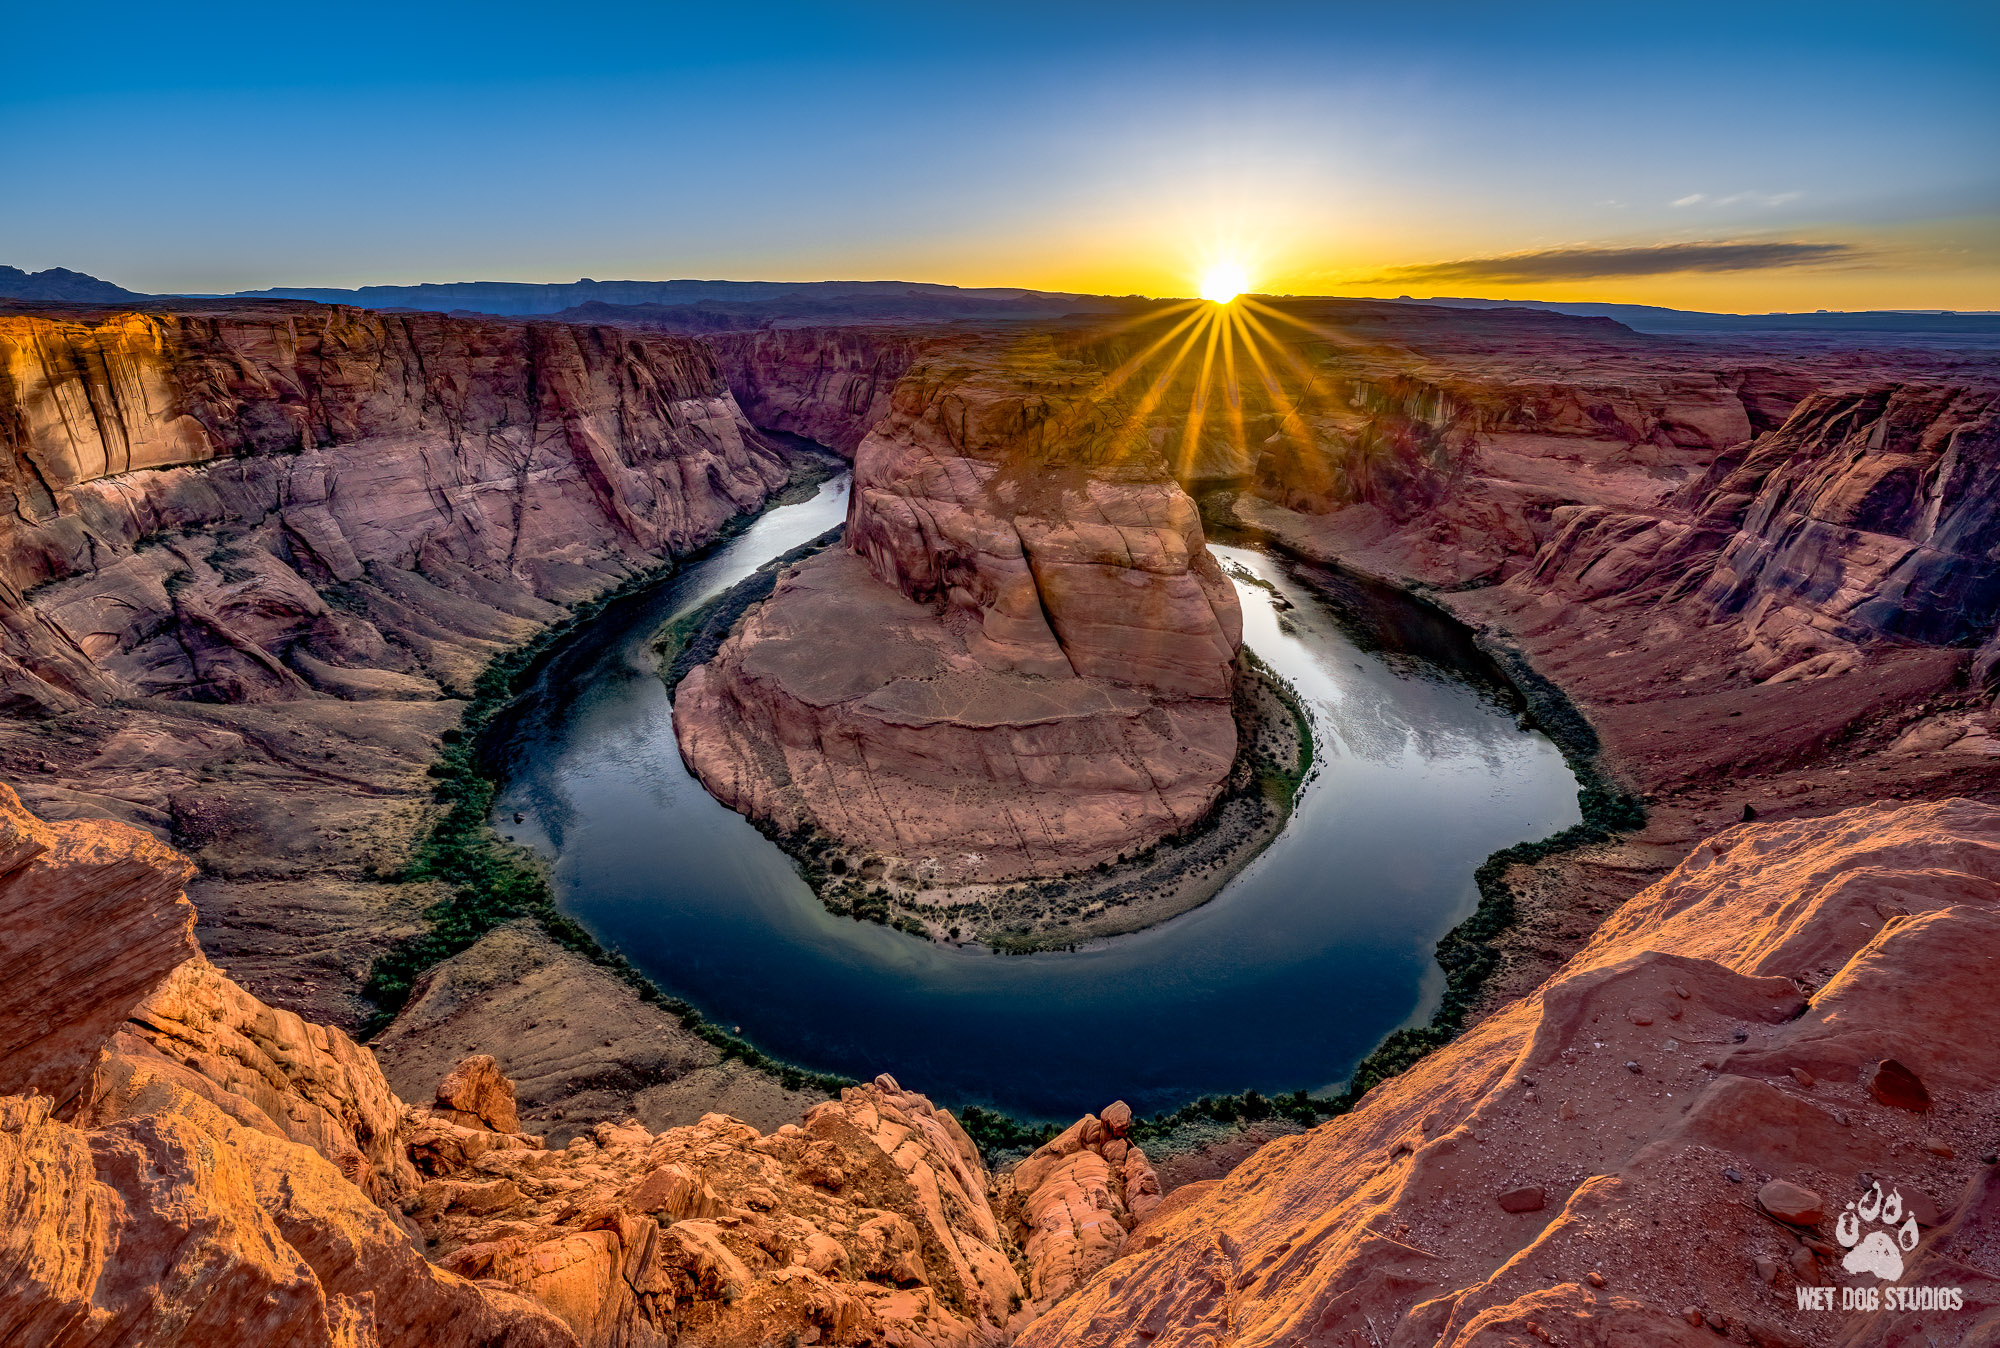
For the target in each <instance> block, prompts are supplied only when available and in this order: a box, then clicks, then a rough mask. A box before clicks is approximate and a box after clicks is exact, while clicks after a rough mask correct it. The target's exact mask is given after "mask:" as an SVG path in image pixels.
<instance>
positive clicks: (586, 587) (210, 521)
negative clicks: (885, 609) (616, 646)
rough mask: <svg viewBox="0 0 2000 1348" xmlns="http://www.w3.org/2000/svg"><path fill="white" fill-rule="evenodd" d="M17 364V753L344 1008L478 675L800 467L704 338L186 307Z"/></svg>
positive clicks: (260, 960)
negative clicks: (767, 435) (181, 858)
mask: <svg viewBox="0 0 2000 1348" xmlns="http://www.w3.org/2000/svg"><path fill="white" fill-rule="evenodd" d="M0 371H4V374H0V705H4V706H5V707H6V708H8V709H9V710H10V711H12V712H16V713H19V712H32V713H36V714H35V715H31V716H23V715H14V716H10V717H8V718H7V719H5V720H4V721H0V768H4V769H5V771H6V773H7V774H8V775H10V776H11V777H12V778H13V779H14V780H15V781H16V782H17V783H18V784H19V786H20V787H21V789H22V790H23V792H24V794H25V795H26V796H27V799H28V803H29V805H30V806H31V807H32V808H34V809H36V810H37V811H39V812H41V813H42V814H43V815H44V816H45V817H50V818H58V819H79V818H81V819H115V820H120V821H124V822H128V823H132V824H135V825H137V826H139V827H142V828H144V829H146V830H148V831H150V832H151V833H153V834H154V836H155V837H157V838H160V839H161V840H163V841H171V842H173V843H174V844H176V845H178V846H180V847H183V848H185V849H186V850H187V851H188V852H190V853H193V854H196V855H197V856H199V858H200V860H201V862H202V865H203V873H202V874H201V875H200V876H199V877H198V878H196V879H195V880H194V881H193V894H194V897H195V901H196V904H197V906H198V908H199V910H200V912H201V916H202V919H203V923H204V941H205V942H206V945H207V948H208V950H209V952H210V954H211V955H212V956H213V957H214V958H215V959H216V961H217V962H218V963H219V964H221V965H222V966H223V967H225V968H227V969H229V970H230V971H231V973H232V975H234V976H235V977H236V978H238V979H239V980H241V981H243V982H244V984H245V985H246V986H248V987H252V988H254V989H255V990H256V991H257V992H258V993H259V994H260V995H261V996H262V997H263V998H264V999H265V1000H266V1001H281V1002H283V1003H284V1004H285V1005H287V1006H290V1007H292V1008H293V1009H295V1010H298V1011H301V1012H302V1013H304V1014H306V1015H307V1017H308V1018H309V1019H312V1020H318V1021H329V1022H332V1023H336V1024H342V1025H345V1026H347V1027H349V1028H358V1026H359V1025H360V1024H361V1023H362V1022H363V1021H364V1020H365V1019H366V1017H367V1016H368V1014H369V1011H370V1008H369V1006H368V1005H367V1003H366V1002H365V1001H364V1000H363V998H362V997H361V995H360V989H361V985H362V984H363V982H364V981H365V980H366V978H367V977H368V970H369V966H370V964H371V962H372V961H373V960H374V959H376V958H377V957H378V956H379V955H380V954H382V953H383V952H384V951H385V949H386V948H387V947H388V946H389V945H390V944H391V943H392V942H393V941H394V940H397V939H400V937H401V936H403V935H406V934H407V926H406V923H407V907H408V905H409V904H411V903H414V905H415V906H416V907H418V908H421V907H423V906H425V905H427V904H428V903H430V902H431V901H432V898H430V897H424V896H421V895H417V896H410V895H407V893H406V891H405V890H404V888H403V887H402V886H397V885H391V884H384V883H381V881H380V879H379V876H380V874H381V873H382V872H383V871H384V870H385V869H393V867H394V865H395V861H394V856H395V854H396V852H397V850H398V849H399V848H400V847H401V846H403V845H404V842H405V840H406V839H407V838H408V837H409V836H410V833H411V830H412V829H413V828H415V827H416V826H417V825H416V815H415V813H414V812H415V811H417V810H420V809H421V808H423V802H425V801H426V800H427V799H428V798H429V796H430V793H431V787H432V785H433V783H432V782H431V781H429V780H427V779H426V778H425V776H424V770H425V768H426V766H427V765H428V764H429V763H431V762H432V761H433V760H434V759H435V757H436V755H437V753H438V751H439V747H440V745H439V739H440V736H441V735H442V734H444V733H445V732H446V731H447V730H448V728H449V727H450V726H451V725H452V723H453V722H454V720H455V719H456V716H457V713H458V710H459V708H458V706H457V705H456V704H455V702H454V701H453V699H454V698H457V697H462V696H464V695H466V694H467V693H468V692H469V691H470V690H471V688H472V685H473V683H474V681H475V680H476V679H477V677H478V675H479V672H480V671H481V669H483V668H484V667H485V666H486V665H487V663H488V662H489V661H490V660H491V659H492V658H493V657H494V656H496V655H498V654H499V653H501V652H503V651H505V650H507V649H509V648H511V647H514V646H516V645H517V644H519V643H520V642H522V641H524V640H526V639H528V638H529V637H531V636H532V635H533V634H535V633H536V632H537V631H538V630H540V629H541V628H542V627H543V626H545V625H546V624H548V623H550V622H554V621H556V620H559V619H561V618H563V617H564V616H566V612H567V609H566V607H565V606H567V605H569V604H572V603H574V602H576V601H581V600H585V599H588V598H590V597H593V596H596V595H599V594H601V593H602V592H604V591H605V590H607V589H609V588H610V587H612V586H614V585H616V584H618V583H620V582H622V581H625V580H628V579H630V578H631V577H632V576H633V575H634V574H635V573H637V572H640V571H643V570H648V569H651V568H653V567H656V566H657V565H659V564H660V563H662V562H664V561H666V560H668V559H670V558H671V557H673V556H675V555H677V554H679V553H681V552H683V551H685V550H687V549H690V548H693V547H696V546H699V545H701V544H704V543H706V542H708V541H710V540H711V539H712V538H713V537H714V536H715V535H716V534H717V533H718V532H719V530H720V529H721V528H722V527H723V525H724V524H725V523H726V522H728V521H729V520H731V519H733V518H735V517H736V516H737V515H739V514H740V513H742V512H743V511H745V510H747V509H750V508H753V507H755V506H756V505H758V504H760V503H761V502H762V501H764V500H765V499H766V497H767V496H768V495H769V493H770V491H771V490H772V489H773V487H774V486H775V485H776V484H778V483H780V482H782V481H784V480H785V479H786V476H787V466H786V462H785V461H784V459H783V458H782V457H781V455H780V454H779V453H778V452H777V451H776V450H774V449H773V448H772V447H771V446H770V445H768V444H767V443H765V442H764V441H762V440H761V439H760V438H759V437H758V436H757V434H756V432H755V431H753V430H752V429H751V428H750V426H749V424H748V423H747V422H746V421H745V420H744V418H743V416H742V414H741V412H740V410H739V409H737V407H736V405H735V402H734V400H733V399H732V398H731V396H730V394H729V390H728V387H727V385H726V384H725V383H724V382H723V379H722V377H721V374H720V372H719V370H718V369H717V367H716V365H715V363H714V359H713V356H712V353H711V352H710V351H709V350H708V348H707V347H705V346H704V345H702V343H701V342H700V341H698V340H695V339H690V338H687V337H675V336H667V335H660V334H651V333H646V334H633V333H626V332H623V331H620V330H617V329H611V328H603V327H592V326H582V325H573V324H564V323H555V322H512V321H489V320H460V319H452V318H446V317H444V316H442V315H430V314H411V315H401V316H388V315H379V314H373V313H369V312H366V311H361V310H355V309H341V308H329V307H324V306H316V305H307V304H295V303H289V302H276V303H264V304H253V305H244V304H233V305H227V304H225V305H214V306H210V305H204V304H201V303H196V302H164V303H160V304H151V305H149V307H148V311H146V312H134V313H123V314H119V313H115V312H107V311H104V310H93V311H79V316H77V317H73V318H68V319H65V318H61V317H54V316H50V315H49V314H48V313H45V312H38V313H36V314H33V315H23V314H0ZM218 707H226V708H228V709H229V710H228V711H227V712H223V713H218V712H217V711H216V710H215V708H218ZM579 1037H581V1033H580V1036H579ZM587 1042H588V1045H589V1046H595V1045H596V1044H597V1042H598V1040H597V1038H596V1037H590V1038H589V1039H588V1041H587ZM472 1047H478V1046H476V1045H469V1046H466V1048H460V1049H458V1050H456V1051H454V1052H453V1053H452V1055H451V1056H452V1059H453V1060H455V1059H456V1058H457V1057H459V1056H462V1054H463V1053H464V1052H465V1051H466V1049H467V1048H472ZM575 1047H577V1048H581V1047H583V1046H582V1045H578V1046H575ZM435 1079H436V1077H435V1073H427V1074H425V1076H424V1078H423V1088H424V1089H425V1090H428V1089H429V1087H430V1085H431V1084H433V1083H434V1082H435Z"/></svg>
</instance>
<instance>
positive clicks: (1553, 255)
mask: <svg viewBox="0 0 2000 1348" xmlns="http://www.w3.org/2000/svg"><path fill="white" fill-rule="evenodd" d="M1862 256H1863V254H1862V251H1861V250H1860V249H1858V248H1856V247H1855V246H1854V245H1852V244H1846V243H1805V242H1786V241H1780V242H1772V243H1661V244H1653V245H1650V246H1647V247H1642V248H1547V249H1542V250H1540V251H1538V252H1531V253H1508V254H1505V255H1503V256H1499V257H1470V258H1458V259H1454V260H1452V261H1448V262H1424V263H1418V264H1417V265H1415V266H1409V267H1395V268H1392V269H1391V270H1389V271H1387V272H1384V273H1383V274H1382V275H1381V276H1380V277H1379V278H1377V279H1379V280H1382V281H1396V282H1403V281H1417V282H1436V281H1511V282H1528V281H1581V280H1593V279H1596V278H1599V277H1606V276H1665V275H1668V274H1671V273H1673V272H1740V271H1767V270H1771V269H1773V268H1779V267H1811V266H1824V265H1827V264H1829V263H1840V262H1853V261H1856V260H1858V259H1860V258H1861V257H1862Z"/></svg>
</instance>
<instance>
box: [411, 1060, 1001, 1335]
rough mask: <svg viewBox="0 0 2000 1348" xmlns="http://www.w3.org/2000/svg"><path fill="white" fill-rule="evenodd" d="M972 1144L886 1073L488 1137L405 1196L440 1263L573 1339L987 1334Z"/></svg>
mask: <svg viewBox="0 0 2000 1348" xmlns="http://www.w3.org/2000/svg"><path fill="white" fill-rule="evenodd" d="M988 1184H989V1181H988V1177H987V1174H986V1169H985V1167H984V1165H983V1164H981V1162H980V1159H979V1153H978V1151H977V1150H976V1149H975V1148H974V1147H973V1145H972V1143H971V1142H970V1141H969V1140H968V1139H967V1138H966V1136H965V1134H964V1132H963V1131H962V1130H961V1129H960V1128H959V1126H958V1124H957V1122H956V1121H955V1120H954V1119H953V1118H952V1116H951V1115H950V1114H949V1113H946V1112H945V1111H942V1110H939V1109H936V1108H934V1107H933V1106H932V1105H931V1103H930V1101H928V1100H926V1099H925V1098H924V1097H923V1096H921V1095H917V1094H915V1093H914V1092H910V1091H906V1090H903V1089H902V1088H901V1087H900V1086H898V1085H897V1084H896V1083H895V1082H894V1081H893V1080H891V1079H889V1078H887V1077H881V1078H878V1079H877V1080H876V1081H875V1082H874V1083H873V1084H871V1085H868V1086H861V1087H853V1088H850V1089H848V1090H847V1091H845V1092H843V1094H842V1097H841V1099H840V1100H838V1101H829V1102H827V1103H825V1104H821V1105H818V1106H816V1107H815V1108H814V1109H813V1110H812V1111H811V1112H810V1113H808V1114H807V1115H806V1117H805V1120H804V1123H803V1126H801V1125H798V1124H787V1125H785V1126H784V1127H782V1128H779V1129H778V1130H777V1131H776V1132H774V1133H772V1134H770V1135H768V1136H766V1135H764V1134H761V1133H759V1132H758V1131H757V1130H756V1129H755V1128H752V1127H750V1126H749V1125H748V1124H745V1123H741V1122H739V1121H737V1120H735V1119H730V1118H726V1117H724V1116H722V1115H719V1114H715V1115H709V1116H708V1117H706V1118H704V1119H702V1120H701V1122H700V1123H698V1124H694V1125H692V1126H687V1127H681V1128H673V1129H669V1130H667V1131H665V1132H662V1133H658V1134H654V1133H651V1132H648V1131H647V1130H646V1129H645V1128H642V1127H640V1126H639V1125H638V1124H636V1123H635V1122H631V1121H627V1122H625V1123H622V1124H612V1123H605V1124H600V1125H598V1127H597V1128H596V1129H595V1130H594V1132H593V1134H592V1135H591V1136H590V1137H587V1138H579V1139H577V1140H575V1141H573V1142H572V1143H571V1144H570V1146H569V1147H568V1148H567V1149H565V1150H563V1151H558V1152H551V1151H541V1150H536V1149H526V1148H513V1149H496V1150H493V1151H489V1152H487V1153H486V1154H485V1155H484V1156H483V1157H481V1158H480V1159H479V1161H478V1163H477V1164H476V1165H475V1166H473V1167H472V1168H471V1169H470V1170H469V1171H464V1172H456V1173H452V1174H451V1175H449V1176H448V1177H445V1178H439V1179H436V1180H433V1181H431V1182H430V1183H427V1184H426V1185H425V1186H424V1187H423V1189H422V1190H421V1191H419V1193H418V1194H417V1195H416V1196H415V1197H414V1198H413V1199H412V1200H411V1202H410V1203H409V1205H408V1210H409V1212H410V1214H411V1216H412V1217H413V1218H414V1219H415V1220H416V1221H417V1223H418V1224H419V1225H420V1226H421V1227H422V1228H423V1229H424V1231H425V1234H426V1236H427V1237H428V1238H429V1240H430V1243H431V1248H432V1249H433V1250H434V1251H435V1252H436V1254H437V1257H438V1258H439V1259H440V1260H441V1261H442V1262H443V1264H444V1265H445V1266H446V1267H448V1268H451V1269H455V1270H457V1271H459V1272H461V1273H464V1274H466V1275H468V1276H473V1277H480V1278H487V1279H497V1280H499V1281H502V1282H505V1283H507V1284H509V1285H511V1286H514V1287H516V1288H518V1289H520V1290H521V1291H523V1292H526V1293H528V1294H530V1295H532V1296H534V1297H536V1298H537V1299H538V1300H540V1301H541V1302H542V1303H543V1304H545V1305H547V1306H549V1307H551V1308H552V1309H554V1310H555V1311H556V1313H557V1314H559V1315H560V1316H562V1318H563V1319H564V1321H565V1322H567V1323H568V1324H569V1325H570V1326H571V1327H572V1328H573V1329H574V1330H575V1331H576V1333H577V1335H578V1337H579V1338H580V1339H582V1340H583V1342H585V1343H586V1344H614V1343H615V1344H628V1343H630V1344H643V1343H660V1344H666V1343H701V1344H713V1345H741V1348H758V1346H761V1345H764V1344H772V1343H785V1342H790V1341H793V1336H797V1340H796V1341H798V1342H806V1343H811V1342H824V1343H842V1344H847V1343H903V1344H909V1345H923V1346H925V1348H944V1346H945V1345H984V1344H998V1343H1000V1342H1003V1341H1004V1338H1005V1335H1004V1333H1003V1327H1004V1326H1005V1325H1006V1323H1007V1322H1008V1320H1009V1318H1010V1316H1011V1315H1012V1314H1013V1312H1014V1308H1015V1307H1016V1305H1017V1304H1018V1303H1019V1301H1020V1299H1021V1284H1020V1279H1019V1276H1018V1275H1017V1274H1016V1272H1015V1270H1014V1267H1013V1265H1012V1264H1011V1263H1010V1261H1009V1259H1008V1254H1007V1246H1006V1242H1005V1240H1004V1239H1003V1237H1002V1233H1001V1231H1000V1228H999V1226H998V1224H997V1223H996V1221H995V1219H994V1216H993V1212H992V1210H991V1208H990V1207H989V1205H988V1200H987V1189H988Z"/></svg>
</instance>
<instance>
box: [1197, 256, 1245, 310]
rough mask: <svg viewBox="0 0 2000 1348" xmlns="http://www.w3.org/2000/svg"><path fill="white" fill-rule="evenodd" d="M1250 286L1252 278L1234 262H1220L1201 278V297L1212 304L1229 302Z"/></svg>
mask: <svg viewBox="0 0 2000 1348" xmlns="http://www.w3.org/2000/svg"><path fill="white" fill-rule="evenodd" d="M1249 288H1250V278H1249V277H1248V276H1246V275H1245V274H1244V272H1243V268H1242V267H1241V266H1239V265H1237V264H1236V263H1234V262H1218V263H1216V264H1215V265H1214V266H1213V267H1210V268H1209V269H1208V272H1207V274H1206V275H1204V276H1203V277H1202V278H1201V297H1202V298H1203V299H1205V300H1207V301H1208V302H1209V303H1211V304H1227V303H1229V301H1231V300H1233V299H1235V298H1236V297H1237V296H1238V295H1241V294H1242V293H1243V292H1244V291H1245V290H1247V289H1249Z"/></svg>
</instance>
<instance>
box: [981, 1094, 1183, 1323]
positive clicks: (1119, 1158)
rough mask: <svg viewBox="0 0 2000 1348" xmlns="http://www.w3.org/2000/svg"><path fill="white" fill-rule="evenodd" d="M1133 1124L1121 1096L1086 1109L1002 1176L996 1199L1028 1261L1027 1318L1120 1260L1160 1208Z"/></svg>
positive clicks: (1155, 1183)
mask: <svg viewBox="0 0 2000 1348" xmlns="http://www.w3.org/2000/svg"><path fill="white" fill-rule="evenodd" d="M1131 1125H1132V1111H1131V1109H1130V1108H1129V1107H1128V1106H1127V1105H1126V1104H1125V1103H1124V1102H1123V1101H1122V1100H1121V1101H1119V1102H1118V1103H1116V1104H1113V1105H1110V1106H1108V1107H1107V1108H1106V1109H1105V1111H1104V1112H1103V1113H1102V1114H1086V1115H1084V1116H1083V1117H1082V1118H1080V1119H1078V1120H1077V1121H1076V1122H1075V1123H1073V1124H1071V1125H1070V1126H1069V1127H1067V1128H1065V1129H1063V1131H1062V1132H1061V1133H1060V1134H1058V1135H1057V1136H1056V1138H1055V1139H1054V1140H1053V1141H1051V1142H1048V1143H1046V1144H1044V1145H1043V1146H1040V1147H1037V1148H1036V1149H1035V1150H1034V1151H1033V1152H1031V1153H1029V1154H1028V1156H1027V1157H1026V1158H1025V1159H1024V1160H1022V1161H1021V1163H1020V1164H1019V1165H1017V1166H1015V1167H1014V1168H1013V1169H1012V1170H1011V1171H1009V1172H1008V1173H1007V1174H1006V1175H1005V1176H1003V1177H1002V1179H1001V1182H1000V1185H999V1191H998V1203H999V1208H1000V1211H1001V1212H1002V1213H1003V1214H1005V1218H1006V1220H1007V1222H1008V1224H1009V1227H1010V1229H1011V1231H1012V1234H1013V1237H1014V1241H1015V1243H1016V1244H1017V1245H1019V1246H1020V1248H1021V1252H1022V1254H1023V1256H1024V1257H1025V1259H1026V1260H1027V1265H1028V1289H1027V1292H1028V1307H1027V1310H1028V1314H1029V1315H1031V1316H1032V1315H1039V1314H1040V1313H1041V1312H1043V1311H1045V1310H1047V1309H1048V1308H1049V1307H1050V1306H1052V1305H1054V1304H1055V1303H1056V1302H1058V1301H1060V1300H1061V1299H1062V1298H1063V1297H1065V1296H1067V1295H1068V1294H1069V1293H1070V1292H1071V1291H1073V1290H1074V1289H1076V1288H1078V1287H1081V1286H1082V1285H1083V1284H1084V1283H1085V1282H1086V1281H1088V1280H1089V1278H1090V1276H1091V1275H1092V1274H1094V1273H1096V1272H1097V1270H1099V1269H1100V1268H1103V1267H1104V1266H1105V1265H1106V1264H1109V1263H1110V1262H1111V1261H1112V1260H1114V1259H1116V1258H1117V1257H1118V1256H1119V1255H1120V1254H1121V1253H1123V1251H1124V1249H1125V1246H1126V1242H1127V1237H1128V1235H1129V1233H1130V1232H1131V1230H1132V1228H1133V1227H1134V1226H1135V1225H1136V1224H1137V1223H1139V1222H1140V1221H1142V1220H1143V1219H1144V1218H1145V1217H1146V1215H1147V1214H1148V1213H1150V1212H1152V1211H1153V1209H1154V1208H1156V1207H1158V1206H1159V1204H1160V1181H1159V1176H1158V1175H1156V1174H1155V1173H1154V1172H1153V1167H1152V1164H1151V1162H1149V1161H1148V1160H1147V1159H1146V1153H1145V1152H1143V1151H1141V1150H1140V1149H1139V1146H1138V1144H1137V1143H1135V1142H1133V1141H1132V1140H1131V1139H1130V1138H1129V1137H1128V1136H1127V1132H1128V1130H1129V1129H1130V1128H1131Z"/></svg>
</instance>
